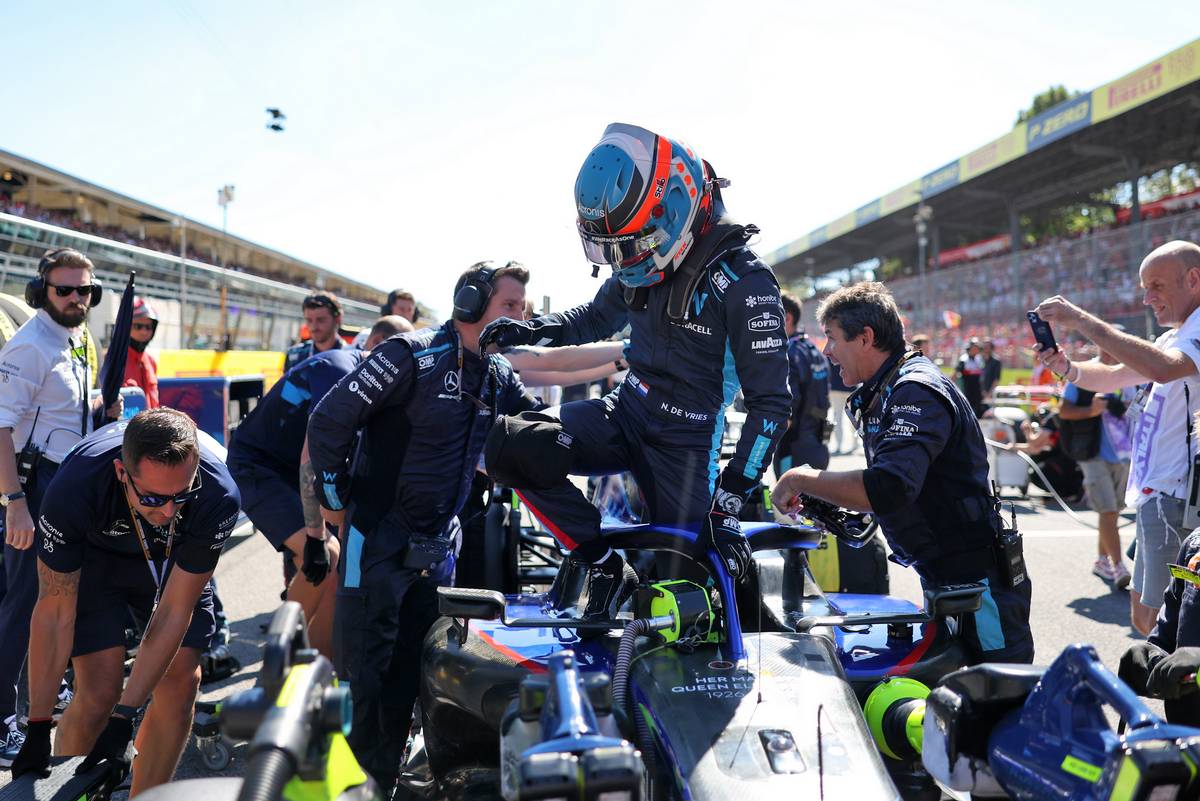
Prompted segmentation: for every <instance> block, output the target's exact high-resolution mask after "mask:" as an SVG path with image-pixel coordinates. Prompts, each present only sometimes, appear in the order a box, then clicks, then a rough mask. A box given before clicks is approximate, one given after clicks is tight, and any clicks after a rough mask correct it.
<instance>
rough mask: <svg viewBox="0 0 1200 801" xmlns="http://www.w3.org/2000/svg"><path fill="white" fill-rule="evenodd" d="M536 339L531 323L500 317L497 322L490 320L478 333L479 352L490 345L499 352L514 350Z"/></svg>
mask: <svg viewBox="0 0 1200 801" xmlns="http://www.w3.org/2000/svg"><path fill="white" fill-rule="evenodd" d="M536 338H537V332H536V331H535V330H534V327H533V325H532V324H531V321H529V320H512V319H509V318H508V317H501V318H500V319H499V320H492V321H491V322H490V323H488V324H487V325H486V326H484V329H483V331H482V332H480V334H479V352H480V353H483V352H484V351H486V350H487V349H488V347H489V346H491V345H495V346H496V347H498V348H500V349H501V350H504V349H505V348H515V347H516V346H518V345H529V344H531V343H532V342H533V341H534V339H536Z"/></svg>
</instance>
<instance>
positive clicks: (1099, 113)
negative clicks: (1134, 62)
mask: <svg viewBox="0 0 1200 801" xmlns="http://www.w3.org/2000/svg"><path fill="white" fill-rule="evenodd" d="M1197 79H1200V40H1197V41H1195V42H1192V43H1191V44H1187V45H1184V46H1183V47H1181V48H1179V49H1178V50H1173V51H1172V52H1170V53H1167V54H1166V55H1165V56H1163V57H1162V58H1160V59H1157V60H1155V61H1152V62H1150V63H1149V64H1147V65H1146V66H1144V67H1142V68H1141V69H1137V70H1134V71H1133V72H1131V73H1129V74H1128V75H1126V76H1125V77H1123V78H1118V79H1117V80H1115V81H1113V82H1112V83H1106V84H1105V85H1104V86H1101V87H1100V88H1099V89H1096V90H1094V91H1093V92H1092V122H1100V121H1101V120H1107V119H1108V118H1110V117H1115V116H1117V115H1118V114H1122V113H1124V112H1126V111H1129V109H1131V108H1135V107H1137V106H1140V105H1142V104H1143V103H1147V102H1149V101H1151V100H1153V99H1154V98H1156V97H1161V96H1162V95H1165V94H1166V93H1167V92H1171V91H1174V90H1175V89H1178V88H1179V87H1181V86H1184V85H1186V84H1189V83H1191V82H1192V81H1194V80H1197Z"/></svg>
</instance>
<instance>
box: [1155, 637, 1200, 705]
mask: <svg viewBox="0 0 1200 801" xmlns="http://www.w3.org/2000/svg"><path fill="white" fill-rule="evenodd" d="M1197 670H1200V648H1176V649H1175V651H1174V652H1172V653H1171V654H1169V655H1168V656H1166V657H1163V658H1162V659H1160V660H1159V661H1158V664H1156V665H1155V666H1154V669H1153V670H1151V671H1150V678H1149V679H1148V680H1147V681H1146V689H1147V690H1149V691H1150V693H1151V694H1152V695H1154V696H1156V697H1158V698H1179V697H1180V696H1183V695H1187V694H1188V693H1192V692H1195V691H1196V678H1195V674H1196V671H1197ZM1189 677H1191V678H1190V680H1189Z"/></svg>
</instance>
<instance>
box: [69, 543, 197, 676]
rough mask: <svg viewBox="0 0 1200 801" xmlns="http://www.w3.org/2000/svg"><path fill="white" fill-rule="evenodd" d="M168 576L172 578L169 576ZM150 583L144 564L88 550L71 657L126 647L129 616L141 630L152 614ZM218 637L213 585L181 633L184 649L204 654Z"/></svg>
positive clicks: (82, 574) (147, 570) (143, 561)
mask: <svg viewBox="0 0 1200 801" xmlns="http://www.w3.org/2000/svg"><path fill="white" fill-rule="evenodd" d="M167 575H168V576H170V573H169V572H168V574H167ZM155 591H156V590H155V586H154V578H153V576H152V575H151V573H150V566H149V565H147V564H146V560H145V559H140V558H132V557H128V556H118V555H117V554H113V553H109V552H108V551H102V550H100V549H98V548H91V547H89V548H87V549H86V551H85V553H84V557H83V568H82V572H81V574H80V576H79V598H78V600H77V601H76V604H75V644H74V647H73V648H72V650H71V655H72V656H84V655H86V654H93V653H96V652H97V651H103V650H105V649H107V648H112V647H114V646H117V645H121V646H123V645H125V627H126V625H127V624H128V622H129V615H130V614H132V615H133V618H134V620H135V621H136V622H137V624H138V626H139V627H141V628H143V629H144V628H145V625H146V623H147V621H149V619H150V613H151V612H152V611H153V610H154V595H155ZM216 631H217V617H216V614H215V613H214V612H213V592H212V583H211V582H210V583H209V584H207V585H206V586H205V587H204V591H203V592H201V593H200V598H199V600H197V601H196V608H195V609H193V610H192V622H191V623H190V624H189V625H188V627H187V631H186V632H184V635H183V642H182V643H181V644H180V646H181V647H183V648H198V649H200V650H201V651H206V650H208V647H209V645H210V644H211V643H212V637H213V634H215V633H216Z"/></svg>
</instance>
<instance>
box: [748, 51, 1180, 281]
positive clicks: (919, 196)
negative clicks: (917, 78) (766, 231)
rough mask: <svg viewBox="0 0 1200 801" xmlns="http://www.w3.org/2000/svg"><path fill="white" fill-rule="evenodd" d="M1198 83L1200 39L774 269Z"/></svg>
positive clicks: (890, 199) (798, 248)
mask: <svg viewBox="0 0 1200 801" xmlns="http://www.w3.org/2000/svg"><path fill="white" fill-rule="evenodd" d="M1193 81H1200V39H1197V40H1196V41H1194V42H1191V43H1189V44H1186V45H1184V46H1183V47H1180V48H1179V49H1177V50H1173V51H1171V52H1170V53H1167V54H1166V55H1165V56H1162V57H1161V58H1158V59H1155V60H1154V61H1152V62H1150V63H1149V64H1147V65H1145V66H1143V67H1140V68H1138V69H1136V70H1134V71H1133V72H1131V73H1129V74H1128V75H1125V76H1123V77H1121V78H1118V79H1117V80H1115V81H1111V82H1109V83H1106V84H1104V85H1103V86H1101V87H1099V88H1097V89H1093V90H1092V91H1091V92H1087V93H1084V94H1081V95H1079V96H1078V97H1074V98H1071V99H1070V100H1066V101H1064V102H1062V103H1059V104H1058V105H1057V106H1055V107H1054V108H1052V109H1049V110H1047V111H1044V112H1042V113H1041V114H1039V115H1037V116H1036V117H1033V118H1031V119H1029V120H1027V121H1025V122H1021V123H1017V125H1016V126H1014V127H1013V129H1012V130H1011V131H1009V132H1008V133H1006V134H1004V135H1003V136H1001V137H999V138H998V139H995V140H993V141H991V142H988V143H987V144H986V145H984V146H983V147H980V148H977V149H975V150H973V151H971V152H970V153H968V154H967V155H965V156H961V157H959V158H957V159H955V160H954V161H951V162H949V163H947V164H945V165H943V166H941V167H938V168H937V169H935V170H931V171H930V172H928V173H926V174H925V175H923V176H921V177H920V178H918V179H917V180H915V181H912V182H911V183H908V184H906V185H904V186H902V187H899V188H898V189H895V190H893V191H892V192H890V193H888V194H886V195H884V196H883V197H881V198H877V199H875V200H872V201H871V202H870V203H867V204H866V205H863V206H860V207H859V208H857V209H855V210H854V211H853V212H851V213H850V214H847V215H844V216H843V217H840V218H839V219H837V220H835V221H833V222H831V223H829V224H828V225H823V226H821V227H820V228H817V229H816V230H814V231H811V232H809V233H808V234H806V235H805V236H802V237H800V238H799V239H796V240H794V241H793V242H791V243H789V244H787V245H785V246H784V247H782V248H780V249H779V250H777V251H775V252H774V253H772V254H770V255H769V256H768V257H767V260H768V262H769V263H771V264H778V263H780V262H781V261H784V260H786V259H789V258H792V257H793V256H797V255H799V254H801V253H804V252H805V251H807V250H810V249H812V248H814V247H816V246H818V245H820V244H823V243H824V242H827V241H829V240H831V239H835V238H837V237H839V236H841V235H843V234H846V233H849V232H850V231H853V230H854V229H855V228H861V227H862V226H864V225H867V224H868V223H871V222H874V221H875V220H877V219H879V218H880V217H885V216H887V215H889V214H892V213H894V212H897V211H900V210H901V209H904V208H908V207H909V206H912V205H915V204H916V203H918V202H920V201H922V200H928V199H929V198H932V197H936V196H937V195H939V194H941V193H942V192H945V191H946V190H947V189H950V188H951V187H954V186H958V185H959V184H961V183H965V182H966V181H969V180H971V179H972V178H975V177H977V176H980V175H983V174H984V173H987V172H990V171H991V170H994V169H996V168H997V167H1000V166H1002V165H1004V164H1007V163H1009V162H1010V161H1013V160H1014V159H1018V158H1020V157H1021V156H1023V155H1025V154H1026V153H1032V152H1033V151H1035V150H1037V149H1039V148H1043V147H1045V146H1046V145H1049V144H1051V143H1052V142H1056V141H1058V140H1059V139H1062V138H1063V137H1066V136H1070V135H1071V134H1073V133H1075V132H1077V131H1080V130H1083V129H1084V128H1087V127H1088V126H1090V125H1094V124H1096V123H1098V122H1103V121H1104V120H1107V119H1111V118H1112V117H1115V116H1117V115H1118V114H1124V113H1125V112H1127V111H1129V110H1131V109H1134V108H1137V107H1138V106H1140V105H1142V104H1143V103H1148V102H1150V101H1151V100H1154V99H1155V98H1158V97H1161V96H1163V95H1165V94H1167V93H1168V92H1172V91H1174V90H1176V89H1179V88H1181V87H1183V86H1186V85H1188V84H1190V83H1192V82H1193Z"/></svg>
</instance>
